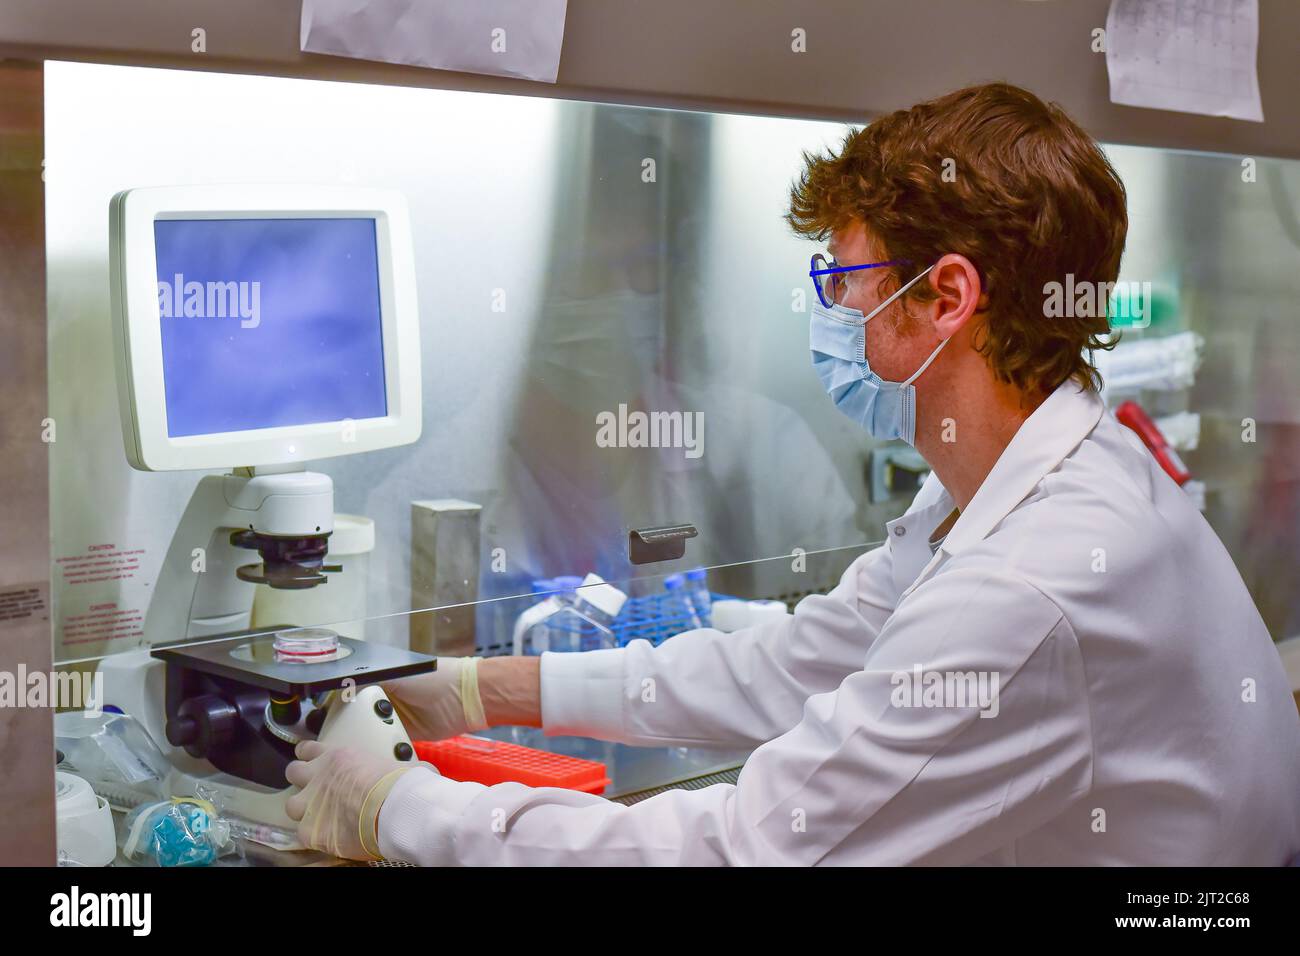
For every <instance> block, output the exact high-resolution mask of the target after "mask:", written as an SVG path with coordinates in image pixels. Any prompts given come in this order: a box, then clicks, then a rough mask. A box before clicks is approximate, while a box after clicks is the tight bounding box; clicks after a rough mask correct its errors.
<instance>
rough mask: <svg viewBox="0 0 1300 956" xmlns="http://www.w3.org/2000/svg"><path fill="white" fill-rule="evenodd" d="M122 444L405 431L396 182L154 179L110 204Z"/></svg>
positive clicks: (254, 453)
mask: <svg viewBox="0 0 1300 956" xmlns="http://www.w3.org/2000/svg"><path fill="white" fill-rule="evenodd" d="M110 219H111V227H110V236H111V242H110V245H111V247H112V255H111V258H112V260H113V262H112V268H113V275H114V280H115V281H114V295H113V299H114V330H115V333H116V334H115V345H116V347H117V349H118V353H119V355H118V369H119V376H118V379H119V398H120V401H121V404H122V419H123V434H124V437H125V439H126V445H127V457H128V459H129V460H130V461H131V463H132V464H133V465H135V466H136V467H138V468H145V469H149V470H171V469H178V468H206V467H227V466H240V465H250V466H255V465H267V464H292V463H294V462H296V461H301V460H306V459H309V458H327V457H333V456H335V455H343V454H352V453H355V452H359V451H371V450H374V449H376V448H382V447H389V446H391V445H396V444H405V443H407V442H408V441H414V440H415V438H416V437H418V435H419V430H420V401H419V392H420V387H419V374H420V373H419V331H418V320H417V318H416V314H415V289H414V280H413V277H412V271H413V268H412V255H411V250H410V233H409V226H408V224H407V219H406V213H405V205H404V203H402V202H401V199H400V197H398V196H395V195H393V194H391V193H384V192H381V191H377V190H355V189H347V188H341V189H327V188H318V187H301V188H286V187H249V186H229V187H161V188H156V189H139V190H129V191H127V192H125V193H120V194H119V195H118V196H117V197H116V198H115V199H114V202H113V206H112V209H111V214H110Z"/></svg>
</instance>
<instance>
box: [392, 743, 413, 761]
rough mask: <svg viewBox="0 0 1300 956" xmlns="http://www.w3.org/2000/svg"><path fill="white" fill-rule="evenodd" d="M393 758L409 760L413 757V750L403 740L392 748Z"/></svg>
mask: <svg viewBox="0 0 1300 956" xmlns="http://www.w3.org/2000/svg"><path fill="white" fill-rule="evenodd" d="M393 756H394V757H396V758H397V759H398V760H410V759H411V758H412V757H414V756H415V748H414V747H412V746H411V745H410V744H408V743H407V742H406V741H405V740H403V741H402V742H401V743H399V744H398V745H397V746H395V747H394V748H393Z"/></svg>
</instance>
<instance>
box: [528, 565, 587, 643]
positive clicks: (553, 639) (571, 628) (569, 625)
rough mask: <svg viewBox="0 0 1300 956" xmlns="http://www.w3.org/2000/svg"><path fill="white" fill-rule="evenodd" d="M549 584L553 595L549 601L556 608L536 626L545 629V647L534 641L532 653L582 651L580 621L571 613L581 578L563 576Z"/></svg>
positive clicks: (569, 575)
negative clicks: (553, 603) (552, 586)
mask: <svg viewBox="0 0 1300 956" xmlns="http://www.w3.org/2000/svg"><path fill="white" fill-rule="evenodd" d="M551 583H552V585H554V589H555V593H554V594H552V595H551V597H550V600H552V601H554V602H556V608H555V610H554V611H553V612H552V613H551V615H550V616H549V617H547V618H546V620H545V621H543V622H542V624H541V625H538V626H539V627H544V628H545V629H546V637H545V644H546V646H545V647H541V648H539V647H538V646H537V641H536V639H534V640H533V653H534V654H540V653H542V651H578V650H582V619H581V617H580V616H578V615H576V614H574V613H572V609H573V607H574V605H575V604H577V603H578V595H577V590H578V587H579V585H581V584H582V578H580V577H576V576H575V575H572V574H564V575H561V576H560V577H558V578H555V579H554V580H553V581H552V582H551ZM534 630H536V627H535V628H534Z"/></svg>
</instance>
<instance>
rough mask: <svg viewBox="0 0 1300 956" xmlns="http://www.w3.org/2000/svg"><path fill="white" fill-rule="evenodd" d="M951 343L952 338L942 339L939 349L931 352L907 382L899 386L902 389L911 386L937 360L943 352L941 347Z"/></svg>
mask: <svg viewBox="0 0 1300 956" xmlns="http://www.w3.org/2000/svg"><path fill="white" fill-rule="evenodd" d="M951 341H952V338H951V337H949V338H946V339H944V340H943V341H942V342H940V343H939V347H938V348H937V349H935V350H934V351H933V352H931V353H930V357H929V358H928V359H926V360H925V361H924V362H922V363H921V367H920V368H918V369H917V370H916V371H915V372H913V373H912V375H911V377H910V378H908V380H907V381H906V382H902V383H900V384H901V385H902V387H904V388H906V387H907V386H908V385H911V384H912V383H913V382H915V381H916V380H917V379H918V378H920V377H921V373H922V372H924V371H925V370H926V369H927V368H929V367H930V363H931V362H933V361H934V360H935V359H937V358H938V357H939V353H940V352H942V351H943V347H944V346H945V345H947V344H948V343H949V342H951Z"/></svg>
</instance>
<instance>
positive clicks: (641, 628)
mask: <svg viewBox="0 0 1300 956" xmlns="http://www.w3.org/2000/svg"><path fill="white" fill-rule="evenodd" d="M710 596H711V597H712V599H713V600H714V601H726V600H732V598H731V597H730V596H729V595H726V594H713V593H712V592H710ZM677 597H678V596H676V595H672V594H668V593H666V592H665V593H664V594H649V595H646V596H645V597H634V598H628V599H627V602H626V603H625V604H624V605H623V610H622V611H620V612H619V615H618V617H617V618H615V619H614V623H613V625H612V626H611V628H610V630H612V631H613V632H614V639H615V640H616V641H617V642H618V646H619V647H625V646H626V645H627V644H628V643H630V642H632V641H637V640H645V641H649V642H650V643H651V644H654V645H656V646H657V645H659V644H662V643H663V642H664V641H665V640H667V639H668V638H670V637H672V636H673V635H674V634H680V633H681V632H682V631H688V630H690V629H691V620H690V618H689V617H688V616H687V615H686V612H685V610H684V609H682V608H681V605H680V599H678V600H674V598H677ZM674 603H676V604H677V605H678V607H677V608H676V609H674V608H673V604H674ZM548 626H549V627H551V628H553V629H555V630H561V631H568V632H569V633H570V634H572V633H575V632H576V633H577V634H578V635H579V639H578V646H579V647H580V648H581V649H582V650H584V651H591V650H597V649H598V648H599V647H600V632H599V631H597V629H596V627H595V625H592V624H588V623H586V622H585V621H573V620H570V621H567V622H556V623H552V624H549V625H548Z"/></svg>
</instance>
